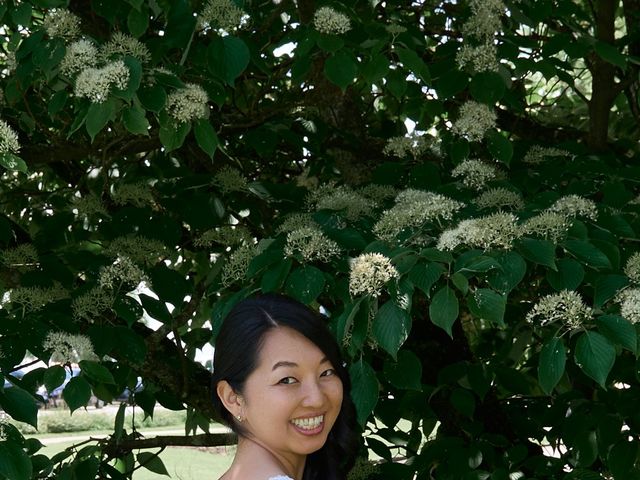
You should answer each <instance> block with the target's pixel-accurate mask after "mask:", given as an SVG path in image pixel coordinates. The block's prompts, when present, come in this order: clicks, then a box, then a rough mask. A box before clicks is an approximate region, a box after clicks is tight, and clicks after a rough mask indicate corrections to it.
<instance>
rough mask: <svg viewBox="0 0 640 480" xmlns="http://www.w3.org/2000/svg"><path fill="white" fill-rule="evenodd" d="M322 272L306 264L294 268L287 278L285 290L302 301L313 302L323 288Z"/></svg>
mask: <svg viewBox="0 0 640 480" xmlns="http://www.w3.org/2000/svg"><path fill="white" fill-rule="evenodd" d="M324 283H325V279H324V274H323V273H322V271H320V270H318V269H317V268H316V267H313V266H311V265H306V266H304V267H299V268H296V269H295V270H294V271H293V272H291V275H289V278H288V279H287V285H286V291H287V293H288V294H289V295H291V296H292V297H294V298H296V299H298V300H300V301H301V302H302V303H305V304H309V303H311V302H313V301H314V300H315V299H316V298H317V297H318V295H320V293H322V291H323V290H324Z"/></svg>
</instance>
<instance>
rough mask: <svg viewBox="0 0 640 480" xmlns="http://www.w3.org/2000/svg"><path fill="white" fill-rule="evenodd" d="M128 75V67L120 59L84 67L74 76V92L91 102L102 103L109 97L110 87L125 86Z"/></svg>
mask: <svg viewBox="0 0 640 480" xmlns="http://www.w3.org/2000/svg"><path fill="white" fill-rule="evenodd" d="M129 77H130V73H129V69H128V68H127V66H126V65H125V63H124V62H123V61H122V60H117V61H115V62H111V63H109V64H107V65H105V66H104V67H102V68H93V67H90V68H86V69H84V70H83V71H82V72H80V74H79V75H78V78H76V87H75V94H76V96H78V97H86V98H88V99H89V100H91V101H92V102H93V103H102V102H104V101H106V100H107V98H109V92H110V91H111V88H113V87H115V88H118V89H120V90H124V89H125V88H127V85H128V84H129Z"/></svg>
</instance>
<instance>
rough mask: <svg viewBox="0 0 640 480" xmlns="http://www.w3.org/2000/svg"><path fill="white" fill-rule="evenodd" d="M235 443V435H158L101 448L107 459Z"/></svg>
mask: <svg viewBox="0 0 640 480" xmlns="http://www.w3.org/2000/svg"><path fill="white" fill-rule="evenodd" d="M236 442H237V437H236V434H235V433H231V432H224V433H205V434H201V435H189V436H182V435H160V436H157V437H153V438H140V439H135V440H121V441H120V442H115V441H113V440H110V441H109V442H108V443H106V444H105V445H104V446H103V452H104V453H105V454H106V455H107V456H108V457H109V458H114V457H118V456H120V455H121V454H122V453H123V452H130V451H132V450H140V449H145V448H161V447H222V446H226V445H234V444H235V443H236Z"/></svg>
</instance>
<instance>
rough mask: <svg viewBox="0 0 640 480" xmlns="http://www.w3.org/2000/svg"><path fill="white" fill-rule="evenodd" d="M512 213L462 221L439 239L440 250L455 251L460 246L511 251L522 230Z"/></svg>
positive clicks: (501, 213) (438, 246) (443, 233)
mask: <svg viewBox="0 0 640 480" xmlns="http://www.w3.org/2000/svg"><path fill="white" fill-rule="evenodd" d="M517 220H518V219H517V217H516V216H515V215H513V214H512V213H503V212H498V213H494V214H492V215H488V216H485V217H480V218H469V219H466V220H463V221H461V222H460V223H459V224H458V226H457V227H455V228H452V229H449V230H445V231H444V232H442V234H441V235H440V238H439V239H438V244H437V248H438V249H439V250H454V249H455V248H456V247H458V246H459V245H467V246H469V247H475V248H482V249H484V250H490V249H494V248H499V249H504V250H510V249H511V248H512V246H513V241H514V240H516V239H517V238H519V237H520V236H521V235H522V229H521V228H520V226H519V225H518V223H517Z"/></svg>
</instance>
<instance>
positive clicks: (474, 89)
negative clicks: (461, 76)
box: [469, 72, 507, 106]
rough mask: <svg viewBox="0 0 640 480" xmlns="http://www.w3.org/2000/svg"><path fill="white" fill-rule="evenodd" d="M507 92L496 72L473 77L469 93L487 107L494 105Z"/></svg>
mask: <svg viewBox="0 0 640 480" xmlns="http://www.w3.org/2000/svg"><path fill="white" fill-rule="evenodd" d="M506 90H507V86H506V85H505V83H504V80H503V78H502V76H500V75H499V74H497V73H496V72H480V73H477V74H475V75H474V76H473V78H472V79H471V85H469V92H470V93H471V96H472V97H473V98H475V99H476V100H478V101H479V102H482V103H486V104H487V105H489V106H493V105H495V103H496V102H497V101H498V100H500V99H501V98H502V97H503V96H504V94H505V92H506Z"/></svg>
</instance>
